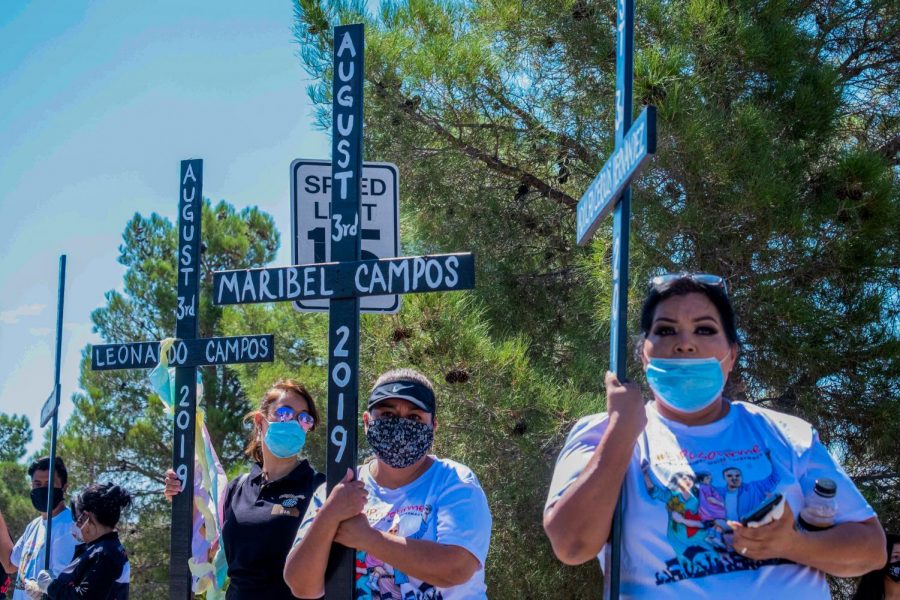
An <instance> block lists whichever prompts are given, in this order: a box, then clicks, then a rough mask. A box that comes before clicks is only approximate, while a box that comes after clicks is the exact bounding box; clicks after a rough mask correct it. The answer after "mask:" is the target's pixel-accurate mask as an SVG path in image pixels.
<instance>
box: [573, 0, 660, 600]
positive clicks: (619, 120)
mask: <svg viewBox="0 0 900 600" xmlns="http://www.w3.org/2000/svg"><path fill="white" fill-rule="evenodd" d="M633 83H634V0H618V1H617V9H616V145H615V149H614V150H613V154H612V156H611V157H610V158H609V159H608V160H607V161H606V163H605V164H604V165H603V168H602V169H600V173H598V174H597V176H596V177H595V178H594V181H593V182H591V185H590V187H588V189H587V191H586V192H585V193H584V195H583V196H582V197H581V200H579V202H578V209H577V210H578V215H577V216H578V221H577V223H578V225H577V227H578V231H577V241H578V244H579V245H584V244H587V243H588V241H589V240H590V237H591V235H593V233H594V231H595V230H596V229H597V227H598V226H599V225H600V222H601V221H602V220H603V218H604V217H605V216H606V215H608V214H609V212H610V211H611V210H615V213H614V215H613V253H612V265H613V294H612V307H611V317H610V344H609V346H610V348H609V350H610V351H609V366H610V370H611V371H615V373H616V375H617V376H618V378H619V380H620V381H625V357H626V352H627V348H626V343H627V337H626V336H627V328H626V317H627V312H628V232H629V229H630V221H631V180H632V179H633V178H634V177H635V176H636V175H637V174H638V173H639V172H640V170H641V168H642V167H643V166H644V165H645V164H646V162H647V161H648V160H649V159H650V155H652V154H653V153H654V152H656V108H655V107H653V106H647V107H646V108H645V109H644V110H643V111H642V112H641V114H640V115H639V116H638V118H637V119H636V120H635V121H634V124H632V122H631V110H632V108H631V103H632V85H633ZM624 516H625V513H624V506H623V504H622V497H621V492H620V495H619V501H618V503H617V504H616V513H615V516H614V518H613V531H612V552H611V553H610V554H611V557H610V563H609V564H608V565H607V569H606V581H607V583H608V585H609V594H608V597H609V598H612V599H613V600H618V598H619V562H620V557H621V546H622V521H623V518H624Z"/></svg>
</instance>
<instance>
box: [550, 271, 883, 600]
mask: <svg viewBox="0 0 900 600" xmlns="http://www.w3.org/2000/svg"><path fill="white" fill-rule="evenodd" d="M640 332H641V337H640V339H639V341H638V345H637V350H638V353H639V357H640V360H641V363H642V364H643V367H644V373H645V375H646V377H647V383H648V385H649V387H650V390H651V391H652V393H653V400H654V401H653V402H650V403H649V404H646V405H645V404H644V398H643V396H642V393H641V388H640V386H639V385H638V384H637V383H635V382H627V381H626V382H623V381H620V380H619V379H618V378H617V377H616V375H615V373H607V376H606V395H607V412H606V413H602V414H597V415H591V416H588V417H585V418H583V419H581V420H580V421H578V423H576V424H575V426H574V427H573V428H572V431H571V432H570V433H569V437H568V439H567V440H566V443H565V445H564V446H563V449H562V451H561V452H560V455H559V459H558V461H557V463H556V468H555V470H554V473H553V481H552V483H551V485H550V491H549V494H548V497H547V503H546V507H545V509H544V530H545V531H546V533H547V536H548V537H549V538H550V542H551V544H552V546H553V551H554V552H555V554H556V555H557V557H558V558H559V559H560V560H562V561H563V562H564V563H566V564H571V565H575V564H581V563H584V562H586V561H588V560H590V559H592V558H594V557H597V558H599V559H600V563H601V565H603V564H604V562H605V558H606V553H607V551H609V550H610V548H609V544H607V540H608V538H609V533H610V530H611V525H612V520H613V512H614V508H615V505H616V499H617V498H618V496H619V491H620V490H622V495H623V498H624V502H625V507H626V510H625V520H624V524H623V531H624V533H623V539H622V562H621V565H620V573H621V587H620V593H621V596H622V598H653V599H654V600H657V599H659V600H666V599H672V600H675V599H681V598H691V599H693V600H701V599H704V598H709V599H713V598H715V599H719V598H728V599H729V600H740V599H747V600H750V599H753V600H756V599H759V598H790V599H791V600H813V599H825V598H829V597H830V594H829V588H828V582H827V580H826V578H825V575H826V574H830V575H834V576H837V577H855V576H858V575H861V574H862V573H865V572H867V571H869V570H871V569H873V568H876V567H880V566H881V565H883V564H884V557H885V554H884V533H883V531H882V529H881V525H880V523H879V522H878V518H877V517H876V515H875V512H874V511H873V510H872V507H871V506H869V504H868V503H867V502H866V500H865V498H863V496H862V495H861V494H860V493H859V491H858V490H857V489H856V486H855V485H854V484H853V481H852V480H851V479H850V478H849V477H848V476H847V474H846V473H845V472H844V470H843V469H842V468H841V467H840V465H839V464H838V463H837V461H836V460H835V459H834V458H833V457H832V456H831V455H830V454H829V452H828V450H827V448H826V447H825V445H824V444H823V443H822V442H821V441H820V440H819V436H818V434H817V433H816V431H815V429H813V427H812V426H811V425H810V424H809V423H806V422H804V421H802V420H801V419H798V418H797V417H794V416H791V415H786V414H783V413H779V412H776V411H773V410H769V409H766V408H763V407H760V406H756V405H754V404H749V403H744V402H732V401H731V400H730V399H729V398H727V397H726V396H725V395H723V391H724V389H725V384H726V382H727V380H728V377H729V375H730V374H731V372H732V369H733V368H734V367H735V365H736V364H737V359H738V351H739V347H740V343H739V338H738V330H737V325H736V322H735V316H734V309H733V308H732V306H731V301H730V299H729V297H728V293H727V289H726V286H725V281H724V280H723V279H722V278H721V277H719V276H717V275H710V274H704V273H680V274H668V275H662V276H659V277H654V278H653V279H652V280H651V282H650V286H649V289H648V291H647V295H646V296H645V298H644V304H643V308H642V310H641V317H640ZM785 335H788V334H787V333H785ZM737 465H740V467H738V466H737ZM642 467H643V468H642ZM700 472H706V473H709V474H711V475H712V477H711V479H712V480H711V481H709V482H708V483H710V485H712V486H713V488H714V489H716V490H718V491H719V492H720V494H719V495H720V496H721V497H722V499H723V503H724V508H725V513H726V517H727V518H726V525H727V527H728V530H727V531H722V532H718V531H717V530H716V528H721V524H720V523H717V522H716V521H715V520H706V521H704V520H701V519H700V515H699V514H696V515H695V513H694V507H695V506H696V505H698V504H699V502H697V500H696V499H695V498H694V497H693V496H692V495H691V494H689V493H688V492H687V491H684V494H682V497H681V498H676V497H673V498H671V501H670V502H669V503H668V504H665V505H664V504H662V503H661V502H659V501H658V500H657V499H654V496H653V495H652V492H653V490H651V489H649V486H647V485H646V479H647V478H651V476H652V478H651V479H652V480H655V481H661V482H666V481H670V480H671V478H672V477H673V476H675V475H677V474H679V473H687V474H690V475H691V476H692V477H694V478H696V473H700ZM644 475H646V476H647V478H645V477H644ZM819 478H828V479H832V480H834V481H836V482H837V505H838V506H839V507H840V509H839V512H838V515H837V517H836V518H835V524H834V526H833V527H831V528H830V529H827V530H823V531H815V532H813V531H799V530H797V529H796V528H795V515H797V514H799V512H800V510H801V509H802V508H803V505H804V494H806V493H808V492H810V491H811V490H812V489H813V487H814V486H815V482H816V480H817V479H819ZM775 494H781V495H782V497H783V498H784V499H785V500H786V502H785V503H784V504H783V514H781V515H780V518H778V517H777V516H774V515H773V517H774V520H772V521H771V522H768V523H767V524H761V523H760V522H759V521H756V520H755V519H754V521H756V523H757V524H760V525H761V526H759V527H750V526H746V525H744V524H742V523H740V522H739V521H740V520H742V519H746V518H747V517H749V516H751V515H752V514H753V513H754V512H755V509H756V508H757V507H756V506H753V505H752V504H753V502H764V501H766V500H768V499H769V498H774V497H775ZM673 496H674V495H673ZM750 496H753V502H750V501H749V500H748V498H749V497H750ZM685 497H687V499H685ZM720 508H721V507H720ZM675 515H678V517H679V518H678V519H675ZM688 517H690V518H688ZM760 518H762V517H760ZM718 533H721V534H722V535H721V541H722V542H723V543H722V544H720V543H718V541H717V537H718V536H717V534H718ZM675 534H677V535H675ZM714 540H716V543H712V542H713V541H714ZM598 555H599V556H598Z"/></svg>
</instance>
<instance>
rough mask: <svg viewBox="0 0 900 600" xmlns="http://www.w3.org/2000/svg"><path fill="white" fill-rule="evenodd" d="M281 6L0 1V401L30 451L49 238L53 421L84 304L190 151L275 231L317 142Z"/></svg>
mask: <svg viewBox="0 0 900 600" xmlns="http://www.w3.org/2000/svg"><path fill="white" fill-rule="evenodd" d="M292 16H293V7H292V5H291V3H290V1H289V0H277V1H274V0H265V1H261V2H236V1H233V0H232V1H226V2H211V1H209V0H199V1H193V2H173V1H169V0H163V1H159V2H154V3H140V2H113V1H111V0H109V1H103V2H100V1H95V2H90V3H87V2H82V1H76V0H70V1H67V2H64V3H50V2H31V3H28V2H24V1H21V0H13V1H11V2H3V3H0V256H2V260H0V411H2V412H6V413H16V414H25V415H27V416H28V417H29V419H30V420H31V423H32V428H33V429H34V430H35V436H34V439H33V441H32V444H31V446H30V447H29V451H30V452H31V451H34V450H36V449H37V447H38V446H39V444H40V442H41V440H42V439H43V435H44V433H43V432H42V431H40V430H39V428H38V415H39V413H40V408H41V404H42V403H43V401H44V400H45V399H46V397H47V395H48V393H49V392H50V389H51V387H52V381H53V355H54V344H55V326H56V294H57V291H56V284H57V265H58V260H59V255H60V254H66V255H67V256H68V269H67V270H68V273H67V285H66V310H65V321H64V332H63V364H62V391H63V403H62V407H61V411H60V415H61V418H62V419H63V421H64V420H65V418H66V417H67V416H68V415H69V414H70V413H71V409H72V405H71V400H70V396H71V394H72V393H73V392H74V391H76V389H77V384H78V362H79V356H80V352H81V350H82V348H84V346H85V345H86V344H88V343H90V342H93V341H98V340H99V338H97V336H96V335H95V334H93V333H92V331H91V323H90V312H91V311H92V310H93V309H94V308H96V307H98V306H101V305H102V304H103V303H104V297H103V294H104V293H105V292H106V291H107V290H110V289H113V288H119V289H120V288H121V281H122V275H123V273H124V269H123V268H122V266H121V265H119V263H118V262H116V257H117V256H118V250H117V249H118V246H119V244H120V242H121V234H122V231H123V230H124V227H125V224H126V223H127V222H128V220H129V219H130V218H131V217H132V216H133V215H134V213H136V212H140V213H142V214H145V215H147V214H150V213H152V212H157V213H160V214H162V215H164V216H166V217H168V218H169V219H170V220H172V221H174V220H175V215H176V210H175V209H176V206H177V202H178V169H179V161H180V160H181V159H184V158H203V159H204V193H205V195H206V196H208V197H209V198H211V199H212V200H213V201H218V200H220V199H226V200H228V201H229V202H231V203H233V204H234V205H235V206H237V207H239V208H240V207H243V206H246V205H258V206H259V207H260V208H262V209H263V210H265V211H267V212H268V213H270V214H271V215H272V216H273V217H274V218H275V222H276V225H277V226H278V228H279V230H280V231H281V232H282V241H283V242H286V241H287V237H288V235H289V232H290V221H289V217H290V204H289V200H290V199H289V194H290V180H289V173H288V169H289V166H290V163H291V161H292V160H293V159H295V158H328V157H329V148H328V138H327V137H326V135H325V134H324V133H323V132H321V131H317V130H314V129H313V126H312V111H311V108H310V103H309V99H308V97H307V95H306V87H307V85H308V84H309V78H308V76H307V75H306V73H305V72H304V71H303V68H302V64H301V62H300V59H299V58H297V50H298V47H297V44H296V42H295V41H294V40H293V37H292V34H291V24H292ZM277 262H278V263H280V264H287V263H289V262H290V248H289V247H287V246H286V245H285V246H284V247H282V249H281V250H280V252H279V256H278V259H277ZM173 285H174V282H173Z"/></svg>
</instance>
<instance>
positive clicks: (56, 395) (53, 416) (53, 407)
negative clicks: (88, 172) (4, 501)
mask: <svg viewBox="0 0 900 600" xmlns="http://www.w3.org/2000/svg"><path fill="white" fill-rule="evenodd" d="M65 298H66V255H65V254H63V255H61V256H60V257H59V291H58V297H57V302H56V364H55V366H54V368H53V391H52V392H50V397H49V398H47V401H46V402H45V403H44V406H43V407H42V408H41V427H46V426H47V422H48V421H50V420H52V421H53V426H52V427H51V429H50V469H49V472H48V473H47V475H48V477H49V479H48V480H47V528H46V538H45V539H44V569H46V570H48V571H49V570H50V549H51V547H52V545H51V544H50V534H51V532H52V530H53V509H54V508H56V507H55V506H54V504H53V478H54V476H55V475H56V473H55V471H56V468H55V467H56V434H57V431H58V427H59V418H58V416H57V415H58V413H59V402H60V400H61V398H60V387H61V386H60V383H59V377H60V368H61V362H62V326H63V304H64V302H65Z"/></svg>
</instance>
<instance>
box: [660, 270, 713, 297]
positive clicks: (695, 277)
mask: <svg viewBox="0 0 900 600" xmlns="http://www.w3.org/2000/svg"><path fill="white" fill-rule="evenodd" d="M680 279H690V280H691V281H694V282H696V283H699V284H702V285H708V286H710V287H714V288H721V289H722V291H723V292H724V293H725V294H726V295H727V294H728V285H727V284H726V283H725V279H724V278H722V277H720V276H718V275H713V274H712V273H666V274H665V275H657V276H656V277H653V278H652V279H650V287H654V288H655V287H659V286H663V285H666V284H669V283H672V282H673V281H678V280H680Z"/></svg>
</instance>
